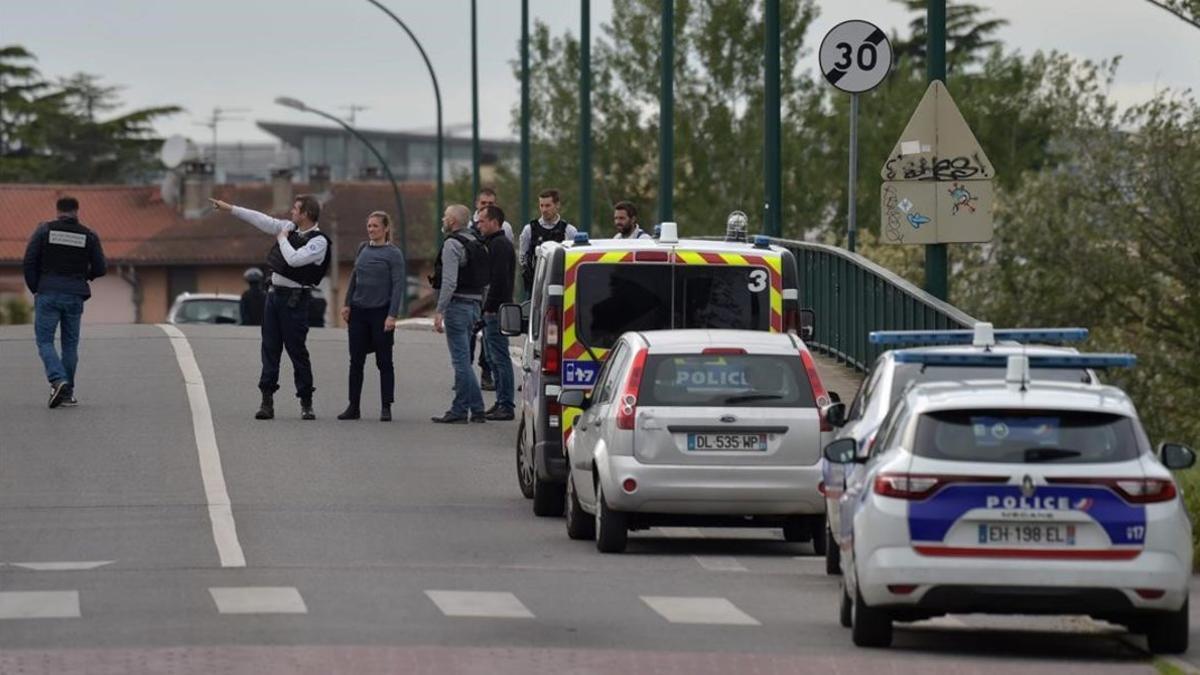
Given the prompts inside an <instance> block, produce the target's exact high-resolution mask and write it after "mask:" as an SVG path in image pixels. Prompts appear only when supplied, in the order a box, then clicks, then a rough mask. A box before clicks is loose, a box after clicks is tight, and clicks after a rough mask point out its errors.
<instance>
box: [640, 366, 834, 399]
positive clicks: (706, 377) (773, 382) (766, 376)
mask: <svg viewBox="0 0 1200 675" xmlns="http://www.w3.org/2000/svg"><path fill="white" fill-rule="evenodd" d="M638 404H639V405H649V406H718V407H738V408H812V407H815V405H816V403H815V402H814V401H813V395H812V388H811V387H810V386H809V383H808V375H807V373H805V371H804V365H803V364H802V363H801V361H800V356H799V354H796V355H790V354H788V355H775V354H731V355H697V354H651V355H650V356H649V357H648V358H647V359H646V370H645V373H644V374H643V375H642V385H641V387H640V389H639V392H638Z"/></svg>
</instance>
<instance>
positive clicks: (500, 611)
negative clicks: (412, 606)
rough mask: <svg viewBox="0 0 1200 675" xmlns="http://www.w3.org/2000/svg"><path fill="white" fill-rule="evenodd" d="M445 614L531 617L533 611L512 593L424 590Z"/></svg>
mask: <svg viewBox="0 0 1200 675" xmlns="http://www.w3.org/2000/svg"><path fill="white" fill-rule="evenodd" d="M425 595H427V596H429V599H430V600H432V601H433V604H435V605H437V608H438V609H440V610H442V614H445V615H446V616H470V617H482V618H489V619H532V618H533V612H530V611H529V608H528V607H526V606H525V605H524V604H522V603H521V601H520V600H518V599H517V596H515V595H513V594H512V593H502V592H487V591H425Z"/></svg>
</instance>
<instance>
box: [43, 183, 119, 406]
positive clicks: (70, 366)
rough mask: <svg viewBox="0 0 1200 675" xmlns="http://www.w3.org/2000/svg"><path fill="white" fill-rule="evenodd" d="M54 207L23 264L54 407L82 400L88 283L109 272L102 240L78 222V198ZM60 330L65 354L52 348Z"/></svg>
mask: <svg viewBox="0 0 1200 675" xmlns="http://www.w3.org/2000/svg"><path fill="white" fill-rule="evenodd" d="M55 209H56V210H57V211H58V217H57V218H55V219H54V220H51V221H49V222H45V223H42V224H40V225H38V227H37V229H36V230H34V231H33V236H31V237H30V238H29V244H28V245H27V246H26V247H25V260H24V265H23V267H24V272H25V285H26V286H27V287H29V292H30V293H33V297H34V319H33V329H34V336H35V340H36V342H37V348H38V354H39V355H40V356H41V357H42V365H43V366H45V368H46V379H48V380H50V407H51V408H57V407H58V406H60V405H67V406H73V405H76V403H78V401H76V399H75V369H76V367H77V366H78V364H79V324H80V322H81V321H82V319H83V303H84V301H86V300H87V299H88V298H90V297H92V291H91V288H90V287H89V286H88V282H90V281H92V280H93V279H97V278H99V277H102V276H104V274H105V272H107V271H108V264H107V263H106V261H105V260H104V250H103V249H102V248H101V247H100V238H99V237H97V236H96V233H95V232H92V231H91V230H90V229H88V228H87V227H85V226H84V225H83V224H82V223H80V222H79V201H78V200H76V199H75V198H74V197H61V198H60V199H59V200H58V202H57V203H56V204H55ZM56 330H58V331H60V334H61V341H62V354H61V355H60V354H59V353H58V352H57V351H55V349H54V332H55V331H56Z"/></svg>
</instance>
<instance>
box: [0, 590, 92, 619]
mask: <svg viewBox="0 0 1200 675" xmlns="http://www.w3.org/2000/svg"><path fill="white" fill-rule="evenodd" d="M79 617H80V613H79V591H0V619H78V618H79Z"/></svg>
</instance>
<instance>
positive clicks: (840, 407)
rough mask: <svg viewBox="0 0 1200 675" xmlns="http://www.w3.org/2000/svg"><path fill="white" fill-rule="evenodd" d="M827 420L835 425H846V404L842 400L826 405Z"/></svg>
mask: <svg viewBox="0 0 1200 675" xmlns="http://www.w3.org/2000/svg"><path fill="white" fill-rule="evenodd" d="M824 412H825V421H827V422H829V423H830V424H832V425H833V426H835V427H843V426H846V404H845V403H842V402H841V401H837V402H835V403H830V404H829V405H827V406H825V410H824Z"/></svg>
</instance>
